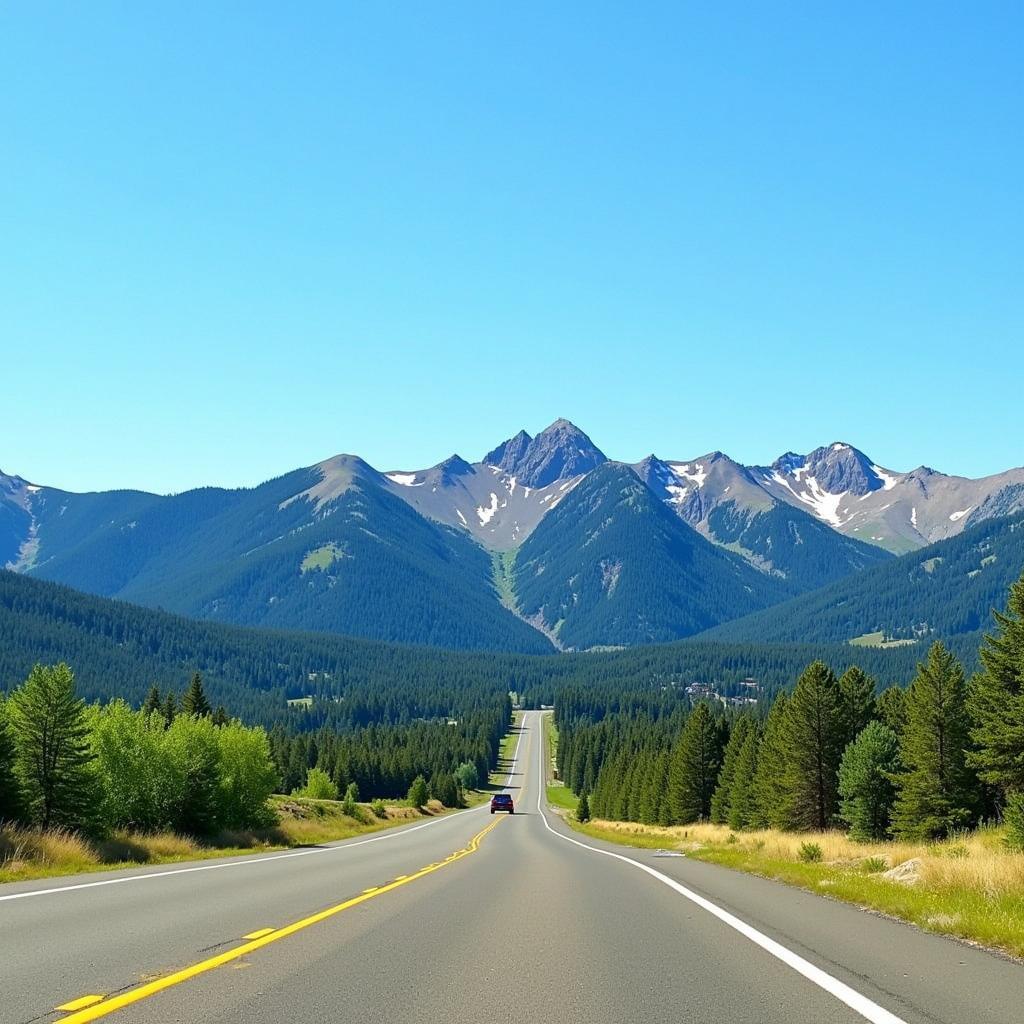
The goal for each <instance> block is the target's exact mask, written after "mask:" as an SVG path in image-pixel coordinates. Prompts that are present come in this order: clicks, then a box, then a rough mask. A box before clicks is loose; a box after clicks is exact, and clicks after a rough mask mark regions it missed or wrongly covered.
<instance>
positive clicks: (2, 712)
mask: <svg viewBox="0 0 1024 1024" xmlns="http://www.w3.org/2000/svg"><path fill="white" fill-rule="evenodd" d="M6 703H7V702H6V701H5V700H4V696H3V694H2V693H0V824H2V823H3V822H6V821H20V820H21V819H22V815H23V814H24V812H25V808H24V805H23V803H22V799H21V784H20V783H19V782H18V777H17V776H16V775H15V773H14V756H15V751H14V735H13V734H12V732H11V727H10V725H9V724H8V721H7V708H6Z"/></svg>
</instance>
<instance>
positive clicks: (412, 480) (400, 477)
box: [387, 473, 425, 487]
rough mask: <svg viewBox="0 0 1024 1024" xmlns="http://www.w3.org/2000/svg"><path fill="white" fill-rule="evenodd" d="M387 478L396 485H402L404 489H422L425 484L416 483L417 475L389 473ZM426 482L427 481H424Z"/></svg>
mask: <svg viewBox="0 0 1024 1024" xmlns="http://www.w3.org/2000/svg"><path fill="white" fill-rule="evenodd" d="M387 478H388V479H389V480H390V481H391V482H392V483H396V484H401V485H402V486H403V487H422V486H423V484H422V483H420V484H417V483H416V474H415V473H388V474H387ZM424 482H425V481H424Z"/></svg>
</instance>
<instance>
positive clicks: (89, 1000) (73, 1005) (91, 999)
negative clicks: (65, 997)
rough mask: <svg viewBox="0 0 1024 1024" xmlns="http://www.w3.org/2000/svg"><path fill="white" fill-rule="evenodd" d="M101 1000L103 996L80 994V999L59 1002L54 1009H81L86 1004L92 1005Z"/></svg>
mask: <svg viewBox="0 0 1024 1024" xmlns="http://www.w3.org/2000/svg"><path fill="white" fill-rule="evenodd" d="M102 1000H103V996H82V998H81V999H72V1000H71V1002H70V1003H61V1005H60V1006H55V1007H54V1009H55V1010H81V1009H83V1008H84V1007H86V1006H93V1005H95V1004H96V1003H99V1002H101V1001H102Z"/></svg>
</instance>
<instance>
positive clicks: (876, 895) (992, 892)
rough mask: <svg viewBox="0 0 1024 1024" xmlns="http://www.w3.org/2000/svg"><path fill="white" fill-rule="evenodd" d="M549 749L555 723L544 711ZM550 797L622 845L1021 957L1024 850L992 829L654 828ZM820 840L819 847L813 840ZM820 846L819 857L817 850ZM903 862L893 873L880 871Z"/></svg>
mask: <svg viewBox="0 0 1024 1024" xmlns="http://www.w3.org/2000/svg"><path fill="white" fill-rule="evenodd" d="M548 722H549V724H550V729H546V738H547V741H548V749H549V751H550V753H551V754H552V756H553V755H554V750H555V744H556V743H557V739H558V736H557V731H555V729H554V725H553V723H550V718H549V719H548ZM547 796H548V803H549V804H552V805H553V806H554V807H556V808H560V809H563V810H567V811H569V812H571V813H567V814H563V817H564V818H565V820H566V821H567V822H568V824H569V825H570V826H571V827H572V828H573V829H575V830H576V831H577V832H582V833H583V834H585V835H588V836H591V837H593V838H594V839H603V840H605V841H608V842H613V843H618V844H620V845H623V846H633V847H639V848H641V849H659V850H679V851H680V852H682V853H684V854H686V856H688V857H691V858H693V859H695V860H703V861H706V862H708V863H711V864H719V865H721V866H722V867H727V868H732V869H734V870H736V871H746V872H748V873H750V874H755V875H760V876H762V877H763V878H772V879H775V880H777V881H780V882H785V883H787V884H789V885H796V886H799V887H800V888H802V889H805V890H807V891H809V892H814V893H818V894H819V895H824V896H830V897H832V898H833V899H838V900H843V901H844V902H847V903H852V904H854V905H855V906H858V907H861V908H862V909H865V910H873V911H878V912H880V913H883V914H888V915H890V916H891V917H895V918H899V919H900V920H903V921H908V922H910V923H911V924H915V925H917V926H918V927H919V928H922V929H924V930H926V931H930V932H937V933H938V934H941V935H949V936H952V937H955V938H958V939H963V940H965V941H967V942H972V943H978V944H980V945H983V946H987V947H990V948H992V949H998V950H1000V951H1002V952H1005V953H1009V954H1011V955H1013V956H1017V957H1024V854H1020V853H1012V852H1010V851H1009V850H1007V848H1006V846H1005V845H1004V843H1003V836H1002V830H1000V829H996V828H991V829H982V830H980V831H978V832H974V833H971V834H969V835H965V836H958V837H955V838H953V839H949V840H945V841H943V842H936V843H916V844H915V843H855V842H853V841H852V840H851V839H850V838H849V837H848V836H846V835H845V834H844V833H842V832H818V833H809V834H799V835H798V834H792V833H786V832H777V831H774V830H765V831H761V832H740V833H735V832H733V831H731V830H730V829H729V828H727V827H726V826H724V825H703V824H702V825H689V826H680V827H671V828H666V827H661V826H657V825H641V824H638V823H635V822H621V821H589V822H585V823H584V822H579V821H577V820H576V819H575V816H574V814H575V809H576V797H575V796H574V795H573V794H572V792H571V791H570V790H569V789H567V788H566V787H565V786H564V785H562V784H561V783H558V782H555V783H551V782H550V780H549V784H548V787H547ZM815 848H817V849H815ZM819 855H820V860H819V859H809V858H816V857H818V856H819ZM898 865H906V868H905V873H906V878H905V879H904V880H903V881H899V880H897V879H894V878H889V877H886V875H885V872H886V871H888V870H890V869H892V868H894V867H897V866H898Z"/></svg>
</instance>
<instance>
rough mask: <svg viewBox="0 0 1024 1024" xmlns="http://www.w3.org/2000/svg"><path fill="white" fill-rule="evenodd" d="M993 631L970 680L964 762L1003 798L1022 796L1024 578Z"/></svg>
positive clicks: (1023, 769)
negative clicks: (967, 748)
mask: <svg viewBox="0 0 1024 1024" xmlns="http://www.w3.org/2000/svg"><path fill="white" fill-rule="evenodd" d="M995 616H996V623H997V626H998V630H997V632H996V633H995V634H994V635H986V636H985V640H984V642H983V644H982V648H981V651H980V657H981V664H982V671H981V672H980V673H979V674H978V675H977V676H975V677H974V679H972V680H971V686H970V695H969V698H968V708H969V711H970V715H971V719H972V722H973V728H972V729H971V738H972V740H973V741H974V744H975V747H976V749H974V750H972V751H971V752H970V753H969V754H968V762H969V763H970V764H971V765H973V766H974V767H975V768H976V769H977V770H978V775H979V777H980V778H981V779H982V780H984V781H985V782H988V783H991V784H992V785H994V786H996V787H998V789H999V790H1000V791H1001V792H1002V793H1007V794H1012V793H1019V792H1024V576H1022V577H1021V578H1020V579H1019V580H1018V581H1017V582H1016V583H1014V584H1013V586H1012V587H1011V588H1010V597H1009V602H1008V604H1007V608H1006V611H1005V612H1003V613H1000V612H996V613H995Z"/></svg>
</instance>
